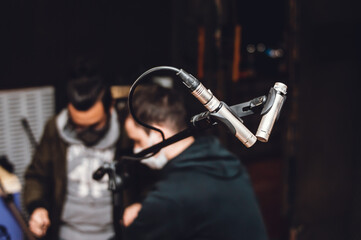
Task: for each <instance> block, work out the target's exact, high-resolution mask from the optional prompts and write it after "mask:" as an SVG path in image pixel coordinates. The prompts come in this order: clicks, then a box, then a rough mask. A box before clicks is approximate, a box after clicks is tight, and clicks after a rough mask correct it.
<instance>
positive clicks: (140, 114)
mask: <svg viewBox="0 0 361 240" xmlns="http://www.w3.org/2000/svg"><path fill="white" fill-rule="evenodd" d="M132 106H133V110H134V114H135V115H136V117H137V118H138V119H139V120H140V121H142V122H145V123H146V124H148V125H151V126H154V127H156V128H159V129H160V130H162V131H163V133H164V135H165V138H168V137H170V136H173V135H174V134H176V133H178V132H180V131H181V130H183V129H185V128H186V127H187V123H186V116H187V114H186V109H185V106H184V102H183V99H182V96H181V95H180V94H179V93H178V92H177V91H176V90H175V89H169V88H163V87H160V86H158V85H150V86H142V87H139V89H137V90H136V91H135V93H134V96H133V101H132ZM125 129H126V131H127V133H128V136H129V137H130V138H131V139H132V140H133V141H134V149H139V148H140V149H144V148H147V147H149V146H151V145H153V144H156V143H158V142H160V141H162V137H161V134H160V133H159V132H157V131H155V130H150V129H148V128H145V127H143V126H141V125H139V124H138V123H136V122H135V121H134V119H133V118H132V117H131V116H130V115H129V116H128V117H127V119H126V121H125ZM171 146H172V145H171ZM175 146H177V145H175ZM184 146H187V144H185V145H184ZM166 149H167V148H166ZM168 149H169V148H168ZM183 150H184V149H183V148H182V147H180V148H179V146H178V147H177V149H173V150H172V151H173V152H172V151H170V152H169V151H168V152H166V155H167V158H168V159H170V158H172V157H173V156H172V155H174V154H172V153H179V152H180V151H183Z"/></svg>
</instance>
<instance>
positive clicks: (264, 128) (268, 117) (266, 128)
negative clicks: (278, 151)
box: [256, 82, 287, 142]
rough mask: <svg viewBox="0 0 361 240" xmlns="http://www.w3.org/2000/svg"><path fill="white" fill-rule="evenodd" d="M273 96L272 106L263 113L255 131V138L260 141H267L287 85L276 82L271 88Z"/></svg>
mask: <svg viewBox="0 0 361 240" xmlns="http://www.w3.org/2000/svg"><path fill="white" fill-rule="evenodd" d="M271 91H275V93H276V94H275V98H274V102H273V104H272V107H271V108H270V109H269V110H268V112H266V114H264V115H263V117H262V119H261V122H260V124H259V126H258V130H257V133H256V136H257V139H258V140H259V141H261V142H268V138H269V136H270V134H271V131H272V128H273V125H274V123H275V121H276V120H277V118H278V116H279V113H280V111H281V108H282V105H283V102H284V100H285V99H286V96H285V95H286V93H287V86H286V85H285V84H283V83H281V82H276V83H275V85H274V87H273V89H271Z"/></svg>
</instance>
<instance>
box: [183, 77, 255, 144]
mask: <svg viewBox="0 0 361 240" xmlns="http://www.w3.org/2000/svg"><path fill="white" fill-rule="evenodd" d="M177 75H179V76H180V77H181V78H182V80H183V83H184V84H185V85H186V86H187V87H188V88H189V89H190V90H191V93H192V95H193V96H195V97H196V98H197V99H198V100H199V101H200V102H201V103H202V104H203V105H204V106H205V107H206V108H207V109H208V110H209V112H211V113H214V114H215V115H216V116H217V117H218V118H219V119H220V120H223V121H222V122H226V125H227V126H228V128H229V129H230V131H231V132H232V133H233V134H234V135H235V136H236V137H237V138H238V139H239V140H240V141H241V142H242V143H243V144H244V145H245V146H246V147H248V148H249V147H251V146H253V144H254V143H255V142H256V141H257V138H256V137H255V136H254V135H253V133H252V132H251V131H249V130H248V128H246V127H245V126H244V125H243V124H242V120H241V119H240V118H239V117H238V116H236V115H235V114H234V113H233V112H232V110H231V109H230V108H229V107H228V106H227V105H226V104H225V103H223V102H221V101H219V100H218V99H217V98H216V97H215V96H214V95H213V94H212V93H211V91H209V90H207V89H206V88H205V87H204V86H203V84H202V83H201V82H199V80H198V79H196V78H195V77H193V76H192V75H191V74H188V73H186V72H185V71H183V70H180V71H179V72H178V73H177Z"/></svg>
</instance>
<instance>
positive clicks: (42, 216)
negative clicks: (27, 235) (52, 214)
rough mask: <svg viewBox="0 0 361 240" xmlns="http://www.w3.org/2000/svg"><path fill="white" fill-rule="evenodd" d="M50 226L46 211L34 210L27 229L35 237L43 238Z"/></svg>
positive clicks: (41, 209) (42, 209)
mask: <svg viewBox="0 0 361 240" xmlns="http://www.w3.org/2000/svg"><path fill="white" fill-rule="evenodd" d="M49 226H50V220H49V215H48V211H47V210H46V209H45V208H36V209H35V210H34V212H33V213H32V214H31V216H30V220H29V229H30V231H31V232H32V233H33V234H34V235H35V236H36V237H43V236H44V235H45V234H46V231H47V230H48V227H49Z"/></svg>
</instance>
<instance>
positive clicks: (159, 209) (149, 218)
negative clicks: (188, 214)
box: [125, 195, 185, 240]
mask: <svg viewBox="0 0 361 240" xmlns="http://www.w3.org/2000/svg"><path fill="white" fill-rule="evenodd" d="M184 214H185V213H184V212H183V211H182V209H181V207H180V205H179V204H177V203H176V202H175V201H173V200H171V199H169V198H164V197H159V196H154V195H152V196H150V197H149V198H147V199H146V200H145V201H144V202H143V203H142V206H141V209H140V211H139V213H138V214H137V217H136V218H135V219H134V221H133V223H131V224H130V225H129V226H128V227H126V228H125V236H126V239H127V240H137V239H147V240H153V239H154V240H155V239H157V240H161V239H172V240H175V239H183V238H182V236H184V235H183V234H184V232H185V231H184Z"/></svg>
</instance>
